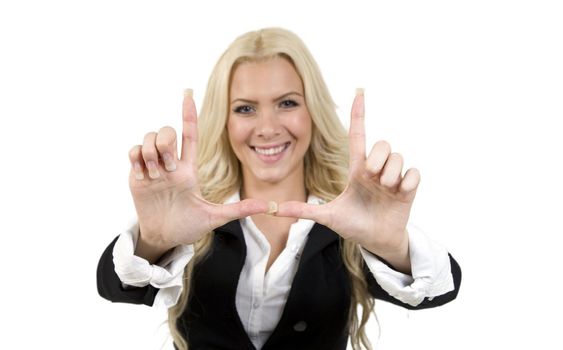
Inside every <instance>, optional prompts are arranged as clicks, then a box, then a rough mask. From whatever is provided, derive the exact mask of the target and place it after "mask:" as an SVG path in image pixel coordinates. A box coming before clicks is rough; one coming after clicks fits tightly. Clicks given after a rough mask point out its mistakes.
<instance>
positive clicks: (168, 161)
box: [162, 153, 176, 171]
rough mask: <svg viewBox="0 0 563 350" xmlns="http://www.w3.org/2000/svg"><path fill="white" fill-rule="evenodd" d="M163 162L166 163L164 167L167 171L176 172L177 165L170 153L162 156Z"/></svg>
mask: <svg viewBox="0 0 563 350" xmlns="http://www.w3.org/2000/svg"><path fill="white" fill-rule="evenodd" d="M162 160H163V161H164V167H165V168H166V170H168V171H174V170H176V163H174V161H173V160H172V156H171V155H170V153H164V154H163V155H162Z"/></svg>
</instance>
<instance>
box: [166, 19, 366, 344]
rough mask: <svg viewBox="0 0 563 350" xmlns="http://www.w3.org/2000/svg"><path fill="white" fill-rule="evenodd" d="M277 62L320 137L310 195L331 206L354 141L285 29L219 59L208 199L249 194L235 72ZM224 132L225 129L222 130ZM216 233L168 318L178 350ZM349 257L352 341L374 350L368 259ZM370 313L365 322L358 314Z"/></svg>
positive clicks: (203, 135) (248, 37) (203, 124)
mask: <svg viewBox="0 0 563 350" xmlns="http://www.w3.org/2000/svg"><path fill="white" fill-rule="evenodd" d="M274 57H282V58H285V59H287V60H288V61H289V62H290V63H291V64H292V65H293V67H294V68H295V69H296V71H297V73H298V74H299V76H300V77H301V80H302V82H303V89H304V93H305V102H306V105H307V108H308V110H309V114H310V115H311V119H312V121H313V130H312V138H311V144H310V146H309V149H308V150H307V152H306V154H305V157H304V162H305V164H304V165H305V174H306V176H305V188H306V190H307V191H308V193H310V194H313V195H315V196H317V197H319V198H321V199H323V200H325V201H326V202H329V201H331V200H332V199H334V198H336V197H337V196H338V195H339V194H340V193H342V191H343V190H344V189H345V187H346V184H347V179H348V137H347V134H346V131H345V129H344V127H343V126H342V123H341V122H340V120H339V119H338V116H337V114H336V105H335V104H334V102H333V100H332V97H331V96H330V93H329V91H328V88H327V86H326V84H325V82H324V80H323V78H322V75H321V72H320V69H319V67H318V65H317V63H316V62H315V60H314V59H313V56H312V55H311V53H310V52H309V50H308V49H307V47H306V46H305V44H304V43H303V42H302V40H301V39H300V38H299V37H298V36H297V35H295V34H294V33H292V32H290V31H288V30H285V29H281V28H265V29H261V30H258V31H252V32H248V33H246V34H243V35H241V36H240V37H238V38H237V39H236V40H235V41H234V42H233V43H232V44H231V45H230V46H229V47H228V48H227V50H226V51H225V52H224V53H223V55H222V56H221V57H220V58H219V60H218V62H217V63H216V65H215V68H214V69H213V71H212V73H211V76H210V78H209V82H208V85H207V90H206V92H205V97H204V100H203V105H202V108H201V112H200V117H199V120H198V131H199V139H200V140H205V142H203V143H201V144H200V145H199V149H198V166H199V180H200V186H201V191H202V195H203V197H204V198H205V199H206V200H208V201H210V202H214V203H222V202H224V201H225V200H226V199H227V198H228V197H229V196H230V195H232V194H233V193H234V192H235V191H237V190H238V189H239V188H240V187H241V184H242V182H241V178H242V175H241V169H240V164H239V161H238V159H237V157H236V156H235V154H234V152H233V150H232V149H231V146H230V143H229V139H228V135H227V129H226V124H227V118H228V112H229V111H228V105H229V87H230V83H231V78H232V74H233V72H234V70H235V69H236V67H237V66H238V65H240V64H241V63H245V62H260V61H263V60H267V59H271V58H274ZM218 126H223V127H218ZM212 235H213V233H212V232H210V233H209V234H207V235H205V236H204V237H203V238H202V239H201V240H200V241H198V242H196V244H195V255H194V257H193V258H192V260H191V261H190V263H189V264H188V265H187V266H186V270H185V272H184V288H183V290H182V295H181V296H180V300H179V301H178V303H177V304H176V305H175V306H173V307H171V308H170V309H169V311H168V323H169V327H170V331H171V334H172V337H173V339H174V342H175V344H176V346H177V347H178V349H180V350H187V349H188V344H187V341H186V339H184V338H183V336H182V335H181V334H180V332H179V330H178V328H177V324H178V320H179V318H180V317H181V315H182V313H183V312H184V310H185V308H186V306H187V304H188V296H189V291H190V282H191V276H192V271H193V268H194V265H197V263H198V262H199V261H201V259H202V258H203V257H205V255H206V254H207V252H208V251H209V248H210V246H211V242H212ZM341 248H342V249H341V254H342V259H343V261H344V264H345V266H346V268H347V270H348V272H349V276H350V279H351V283H352V296H351V307H350V311H349V316H348V325H349V334H350V340H351V344H352V347H353V348H354V350H360V349H362V348H367V349H371V344H370V342H369V339H368V337H367V335H366V332H365V326H366V323H367V321H368V319H369V316H370V314H371V312H372V311H373V309H374V300H373V298H372V297H371V295H370V294H369V292H368V288H367V282H366V280H365V277H364V272H363V260H362V257H361V254H360V251H359V247H358V245H357V244H355V243H353V242H350V241H347V240H343V241H342V247H341ZM358 305H360V306H361V307H362V313H361V317H358V312H357V307H358Z"/></svg>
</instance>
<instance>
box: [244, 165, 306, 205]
mask: <svg viewBox="0 0 563 350" xmlns="http://www.w3.org/2000/svg"><path fill="white" fill-rule="evenodd" d="M296 175H297V174H296ZM240 198H241V199H247V198H255V199H263V200H266V201H275V202H276V203H282V202H286V201H300V202H307V191H306V190H305V179H304V176H303V174H302V173H301V172H300V173H299V176H289V177H287V178H284V179H283V180H281V181H279V182H276V183H271V182H264V181H256V180H255V179H252V180H250V179H249V176H243V185H242V188H241V191H240Z"/></svg>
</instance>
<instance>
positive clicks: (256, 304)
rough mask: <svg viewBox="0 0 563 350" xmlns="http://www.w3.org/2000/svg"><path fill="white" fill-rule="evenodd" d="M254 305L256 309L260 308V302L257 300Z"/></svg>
mask: <svg viewBox="0 0 563 350" xmlns="http://www.w3.org/2000/svg"><path fill="white" fill-rule="evenodd" d="M252 307H253V308H255V309H258V308H259V307H260V302H259V301H255V302H254V304H252Z"/></svg>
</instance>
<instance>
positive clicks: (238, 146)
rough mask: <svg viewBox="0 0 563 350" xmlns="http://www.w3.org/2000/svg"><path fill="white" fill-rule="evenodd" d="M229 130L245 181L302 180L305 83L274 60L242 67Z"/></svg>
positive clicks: (307, 135)
mask: <svg viewBox="0 0 563 350" xmlns="http://www.w3.org/2000/svg"><path fill="white" fill-rule="evenodd" d="M229 103H230V105H229V118H228V122H227V130H228V135H229V140H230V143H231V146H232V148H233V150H234V152H235V154H236V156H237V158H238V159H239V161H240V163H241V166H242V171H243V176H244V179H245V182H247V181H257V182H267V183H271V184H274V183H278V182H280V181H281V180H289V181H291V180H295V181H301V183H302V184H303V167H304V162H303V159H304V156H305V152H306V151H307V149H308V148H309V144H310V142H311V133H312V131H311V130H312V121H311V117H310V116H309V111H308V110H307V106H306V105H305V97H304V93H303V83H302V82H301V78H300V77H299V75H298V74H297V72H296V71H295V69H294V68H293V66H292V65H291V63H289V61H287V60H286V59H284V58H280V57H276V58H272V59H269V60H266V61H262V62H247V63H242V64H240V65H239V66H238V67H237V68H236V69H235V71H234V72H233V76H232V80H231V86H230V91H229Z"/></svg>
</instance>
